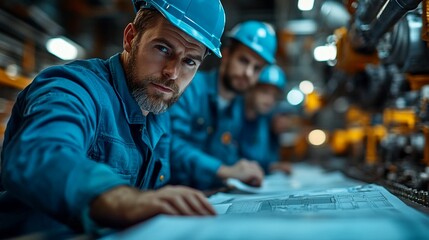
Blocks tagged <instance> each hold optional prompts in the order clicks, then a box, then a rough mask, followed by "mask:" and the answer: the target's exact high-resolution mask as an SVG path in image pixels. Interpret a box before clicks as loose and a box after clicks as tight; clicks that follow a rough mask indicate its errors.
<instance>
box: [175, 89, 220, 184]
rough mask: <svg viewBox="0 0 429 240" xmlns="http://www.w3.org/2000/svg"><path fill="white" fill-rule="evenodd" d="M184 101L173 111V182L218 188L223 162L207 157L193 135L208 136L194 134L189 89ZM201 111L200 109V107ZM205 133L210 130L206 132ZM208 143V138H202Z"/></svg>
mask: <svg viewBox="0 0 429 240" xmlns="http://www.w3.org/2000/svg"><path fill="white" fill-rule="evenodd" d="M186 91H187V92H186V93H185V94H183V95H182V97H181V99H180V100H179V101H178V102H177V103H175V105H174V106H172V107H171V109H170V115H171V119H172V121H171V124H172V130H173V136H172V148H171V167H172V172H171V174H172V182H173V183H175V184H183V185H187V186H191V187H194V188H197V189H201V190H206V189H210V188H214V187H218V186H219V185H220V184H221V181H220V180H219V179H218V177H217V175H216V173H217V171H218V169H219V168H220V166H221V165H222V162H221V160H219V159H217V158H215V157H212V156H210V155H208V154H206V153H205V152H204V151H203V150H201V149H200V148H199V147H198V145H202V144H204V143H201V142H195V141H196V140H195V138H194V139H192V137H194V136H193V135H194V134H196V135H204V134H205V133H202V132H192V121H193V113H192V110H193V109H195V108H194V107H193V106H194V105H193V104H197V103H193V102H192V97H193V95H192V92H190V91H192V90H190V89H187V90H186ZM196 109H198V107H197V108H196ZM201 131H206V130H205V129H202V130H201ZM202 141H205V139H202Z"/></svg>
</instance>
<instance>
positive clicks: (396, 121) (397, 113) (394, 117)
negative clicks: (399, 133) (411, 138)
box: [383, 108, 417, 130]
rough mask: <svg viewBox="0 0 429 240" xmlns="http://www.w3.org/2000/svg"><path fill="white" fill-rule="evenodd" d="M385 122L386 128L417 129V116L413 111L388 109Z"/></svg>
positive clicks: (384, 114) (384, 117)
mask: <svg viewBox="0 0 429 240" xmlns="http://www.w3.org/2000/svg"><path fill="white" fill-rule="evenodd" d="M383 122H384V125H385V126H389V127H404V128H405V130H407V129H408V130H413V129H415V127H416V123H417V116H416V113H415V111H414V110H413V109H392V108H386V109H385V110H384V112H383Z"/></svg>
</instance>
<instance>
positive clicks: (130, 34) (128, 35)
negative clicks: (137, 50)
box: [123, 23, 137, 52]
mask: <svg viewBox="0 0 429 240" xmlns="http://www.w3.org/2000/svg"><path fill="white" fill-rule="evenodd" d="M136 34H137V31H136V28H135V27H134V24H132V23H128V25H127V26H126V27H125V29H124V42H123V45H124V50H125V51H127V52H131V48H132V43H133V39H134V38H135V37H136Z"/></svg>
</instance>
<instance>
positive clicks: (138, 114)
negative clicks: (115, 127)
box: [108, 53, 146, 124]
mask: <svg viewBox="0 0 429 240" xmlns="http://www.w3.org/2000/svg"><path fill="white" fill-rule="evenodd" d="M108 63H109V68H110V72H111V74H112V82H113V88H114V89H115V91H116V93H117V94H118V96H119V98H120V99H121V104H122V107H123V108H124V112H125V117H126V119H127V121H128V123H129V124H144V123H145V122H146V119H145V117H144V116H143V113H142V111H141V109H140V107H139V105H138V104H137V102H136V100H135V99H134V97H133V96H132V95H131V93H130V91H129V90H128V86H127V81H126V79H125V73H124V68H123V66H122V63H121V54H120V53H118V54H115V55H113V56H112V57H111V58H110V59H109V60H108Z"/></svg>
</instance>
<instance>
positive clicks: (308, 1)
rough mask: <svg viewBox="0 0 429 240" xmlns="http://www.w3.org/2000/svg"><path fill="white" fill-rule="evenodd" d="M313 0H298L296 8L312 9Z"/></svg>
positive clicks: (302, 9)
mask: <svg viewBox="0 0 429 240" xmlns="http://www.w3.org/2000/svg"><path fill="white" fill-rule="evenodd" d="M313 6H314V0H299V1H298V9H299V10H301V11H310V10H311V9H313Z"/></svg>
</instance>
